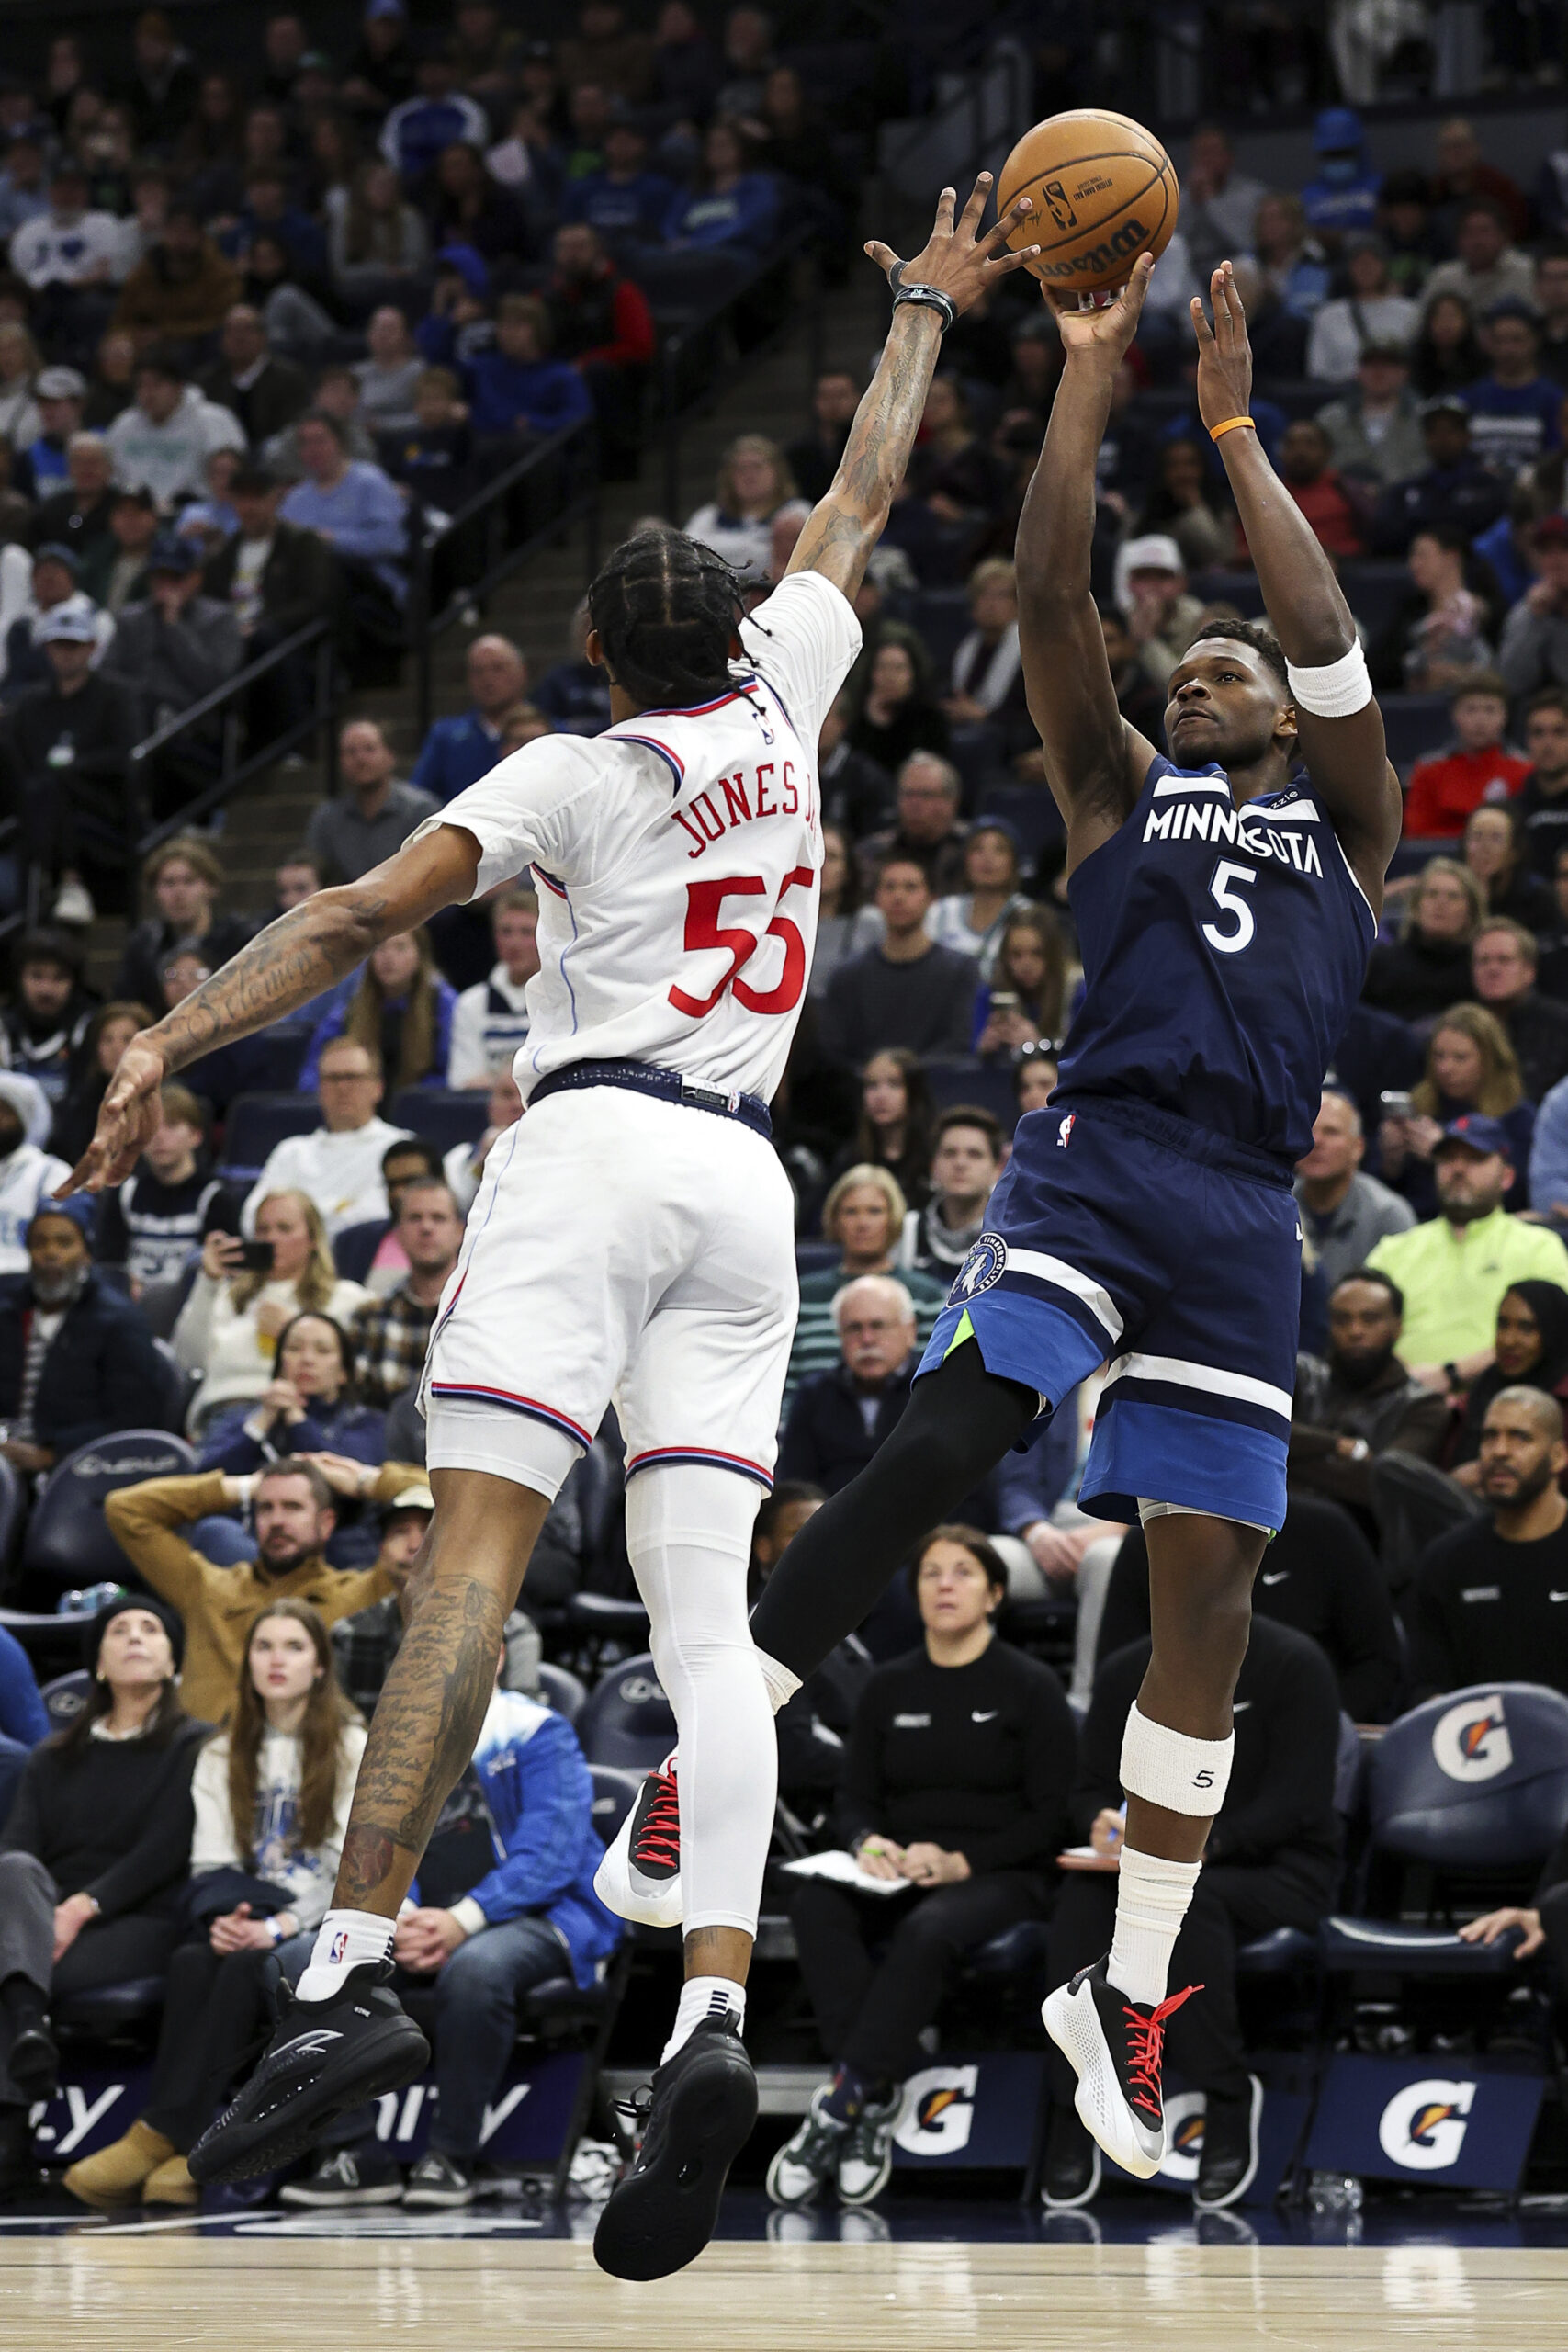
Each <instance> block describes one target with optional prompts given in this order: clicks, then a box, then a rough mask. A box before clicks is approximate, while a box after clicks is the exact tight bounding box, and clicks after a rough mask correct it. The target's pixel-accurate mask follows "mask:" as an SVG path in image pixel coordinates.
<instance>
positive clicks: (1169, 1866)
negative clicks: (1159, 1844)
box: [1105, 1846, 1203, 2008]
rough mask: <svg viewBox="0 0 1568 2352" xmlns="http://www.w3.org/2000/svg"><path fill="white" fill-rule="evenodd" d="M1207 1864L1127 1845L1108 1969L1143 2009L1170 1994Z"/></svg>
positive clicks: (1121, 1990) (1119, 1988)
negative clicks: (1176, 1954)
mask: <svg viewBox="0 0 1568 2352" xmlns="http://www.w3.org/2000/svg"><path fill="white" fill-rule="evenodd" d="M1202 1867H1203V1865H1202V1863H1201V1862H1167V1861H1162V1860H1160V1858H1159V1856H1158V1855H1157V1854H1140V1853H1138V1852H1136V1851H1135V1850H1134V1849H1133V1848H1131V1847H1129V1846H1123V1847H1122V1871H1121V1877H1120V1880H1119V1882H1118V1883H1117V1888H1116V1927H1115V1930H1114V1932H1113V1934H1112V1936H1111V1958H1110V1960H1109V1962H1107V1964H1106V1970H1105V1973H1106V1978H1107V1981H1108V1982H1109V1983H1111V1984H1112V1985H1115V1987H1116V1990H1117V1991H1118V1992H1119V1993H1125V1995H1126V1996H1127V1998H1128V1999H1129V2000H1130V2001H1136V2002H1137V2003H1138V2004H1139V2005H1140V2006H1141V2007H1145V2008H1157V2007H1158V2006H1159V2004H1160V2002H1161V2001H1163V2000H1164V1998H1165V1995H1166V1981H1167V1978H1168V1975H1169V1973H1170V1955H1171V1952H1172V1951H1174V1949H1175V1946H1176V1939H1177V1937H1178V1936H1179V1933H1180V1932H1181V1922H1182V1921H1183V1919H1185V1917H1187V1906H1188V1905H1189V1904H1190V1902H1191V1900H1192V1890H1193V1888H1194V1887H1195V1886H1196V1885H1197V1883H1198V1873H1199V1871H1201V1869H1202Z"/></svg>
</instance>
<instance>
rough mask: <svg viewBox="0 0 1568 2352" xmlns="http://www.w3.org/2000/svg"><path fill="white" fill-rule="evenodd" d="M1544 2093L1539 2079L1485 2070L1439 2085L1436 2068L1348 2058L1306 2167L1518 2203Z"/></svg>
mask: <svg viewBox="0 0 1568 2352" xmlns="http://www.w3.org/2000/svg"><path fill="white" fill-rule="evenodd" d="M1543 2087H1544V2086H1543V2083H1542V2080H1541V2077H1540V2075H1536V2074H1531V2073H1529V2072H1526V2071H1522V2070H1521V2071H1516V2070H1514V2069H1512V2068H1506V2067H1503V2066H1500V2065H1489V2064H1484V2063H1482V2062H1476V2063H1473V2064H1470V2065H1467V2066H1466V2067H1465V2069H1464V2071H1463V2072H1462V2073H1458V2072H1456V2073H1454V2074H1452V2075H1434V2074H1433V2072H1432V2062H1431V2060H1430V2058H1427V2059H1426V2060H1425V2061H1423V2060H1421V2059H1419V2058H1416V2059H1408V2058H1404V2059H1402V2058H1369V2057H1363V2056H1361V2055H1360V2054H1359V2052H1350V2051H1341V2052H1339V2053H1338V2055H1337V2057H1336V2058H1335V2059H1334V2060H1333V2062H1332V2064H1330V2066H1329V2069H1328V2072H1327V2074H1326V2075H1325V2077H1324V2084H1323V2095H1322V2098H1320V2100H1319V2102H1318V2109H1317V2114H1316V2117H1315V2118H1314V2122H1313V2127H1312V2134H1311V2137H1310V2139H1309V2140H1308V2143H1307V2149H1306V2154H1305V2156H1304V2158H1303V2163H1304V2165H1305V2166H1306V2168H1307V2170H1308V2171H1309V2172H1340V2173H1353V2174H1355V2175H1356V2176H1357V2177H1359V2178H1362V2179H1371V2180H1403V2181H1407V2182H1414V2181H1426V2182H1429V2183H1430V2184H1431V2186H1432V2187H1433V2188H1489V2189H1493V2190H1495V2191H1498V2192H1499V2193H1502V2194H1505V2195H1512V2193H1513V2192H1514V2190H1515V2189H1517V2187H1518V2185H1519V2181H1520V2179H1521V2177H1523V2174H1524V2169H1525V2160H1526V2158H1527V2157H1528V2156H1529V2146H1530V2139H1531V2136H1532V2135H1533V2133H1534V2131H1535V2122H1536V2117H1537V2115H1538V2114H1539V2113H1540V2100H1541V2092H1542V2089H1543Z"/></svg>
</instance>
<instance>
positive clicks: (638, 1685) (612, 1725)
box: [577, 1650, 675, 1772]
mask: <svg viewBox="0 0 1568 2352" xmlns="http://www.w3.org/2000/svg"><path fill="white" fill-rule="evenodd" d="M577 1736H578V1738H579V1739H580V1740H581V1743H582V1752H583V1754H584V1756H586V1757H587V1758H588V1761H589V1762H590V1764H617V1765H620V1766H621V1767H622V1768H623V1769H625V1770H629V1771H633V1772H649V1771H651V1770H652V1769H653V1767H654V1766H655V1765H656V1764H661V1763H662V1762H663V1760H664V1758H665V1757H666V1756H667V1755H668V1754H669V1752H670V1750H671V1748H672V1747H674V1745H675V1715H674V1711H673V1709H672V1708H671V1704H670V1702H669V1700H668V1699H667V1698H666V1697H665V1695H664V1692H663V1690H662V1689H661V1688H660V1680H659V1676H658V1674H657V1672H656V1671H655V1669H654V1664H653V1659H652V1657H651V1656H650V1654H649V1652H648V1651H647V1650H643V1651H641V1652H640V1653H639V1654H638V1655H637V1657H624V1658H622V1660H621V1661H620V1664H619V1665H618V1666H612V1667H611V1668H609V1669H608V1671H607V1672H606V1673H605V1674H604V1677H603V1679H601V1680H600V1682H599V1683H598V1684H597V1686H596V1687H595V1688H594V1690H593V1691H591V1692H590V1694H589V1699H588V1703H587V1705H586V1706H585V1707H584V1708H583V1710H582V1713H581V1715H580V1716H579V1717H578V1721H577Z"/></svg>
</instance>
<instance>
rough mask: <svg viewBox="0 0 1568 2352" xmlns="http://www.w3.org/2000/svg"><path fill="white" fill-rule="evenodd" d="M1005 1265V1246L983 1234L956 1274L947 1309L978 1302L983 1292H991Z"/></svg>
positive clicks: (997, 1237)
mask: <svg viewBox="0 0 1568 2352" xmlns="http://www.w3.org/2000/svg"><path fill="white" fill-rule="evenodd" d="M1007 1261H1008V1246H1007V1243H1006V1242H1005V1241H1004V1240H1003V1239H1002V1237H1001V1235H1000V1234H999V1233H982V1234H981V1236H980V1238H979V1239H978V1241H976V1243H975V1244H974V1246H973V1248H972V1249H971V1250H970V1252H969V1255H968V1256H967V1258H965V1259H964V1263H963V1266H962V1267H961V1268H960V1270H959V1275H958V1280H957V1281H956V1282H955V1283H953V1289H952V1292H951V1294H950V1295H949V1298H948V1304H949V1306H962V1305H963V1303H964V1300H965V1299H966V1298H978V1297H979V1295H980V1293H981V1292H982V1291H983V1290H990V1289H992V1288H993V1287H994V1286H995V1285H996V1284H997V1283H999V1282H1000V1280H1001V1278H1002V1272H1003V1270H1004V1268H1005V1267H1006V1265H1007Z"/></svg>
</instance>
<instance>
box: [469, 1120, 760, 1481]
mask: <svg viewBox="0 0 1568 2352" xmlns="http://www.w3.org/2000/svg"><path fill="white" fill-rule="evenodd" d="M797 1305H798V1292H797V1289H796V1283H795V1213H794V1200H793V1196H792V1194H791V1192H790V1187H789V1182H788V1179H787V1178H786V1177H785V1175H784V1170H783V1168H782V1167H781V1166H780V1165H779V1162H778V1159H777V1158H776V1157H775V1155H774V1153H773V1148H772V1147H771V1146H770V1145H769V1144H768V1143H767V1142H766V1141H765V1140H764V1139H763V1137H762V1136H760V1135H758V1134H756V1133H755V1132H754V1130H753V1129H751V1128H750V1127H748V1126H745V1125H743V1124H742V1123H741V1122H740V1121H739V1119H727V1118H723V1117H720V1116H718V1115H717V1114H715V1113H713V1112H710V1111H701V1110H695V1109H693V1108H692V1107H690V1106H689V1105H683V1104H680V1103H662V1102H660V1101H658V1100H657V1099H656V1098H655V1097H652V1096H649V1095H646V1094H637V1093H635V1092H633V1091H629V1090H628V1089H626V1088H624V1087H616V1086H594V1087H586V1088H583V1089H582V1090H581V1091H567V1092H563V1093H560V1094H552V1095H549V1096H548V1097H547V1099H546V1100H545V1101H544V1102H543V1103H539V1104H538V1105H537V1106H536V1108H534V1109H532V1110H528V1111H525V1113H524V1114H523V1116H522V1118H521V1119H520V1120H519V1121H518V1123H517V1125H515V1126H514V1127H513V1128H512V1129H511V1130H510V1131H509V1133H508V1134H506V1135H505V1136H502V1138H501V1139H500V1141H499V1142H498V1143H497V1144H496V1145H495V1147H494V1148H493V1149H492V1150H491V1155H490V1159H489V1160H488V1162H487V1164H486V1168H485V1174H484V1179H483V1182H481V1184H480V1186H479V1196H478V1198H477V1199H476V1201H475V1203H474V1205H473V1208H472V1209H471V1210H470V1212H469V1215H468V1231H467V1234H466V1235H465V1238H464V1242H463V1249H462V1252H461V1255H460V1256H459V1258H458V1261H457V1266H456V1267H455V1269H454V1270H453V1272H452V1275H451V1277H450V1279H449V1281H448V1282H447V1284H446V1291H445V1293H444V1294H443V1296H442V1301H441V1307H440V1312H439V1313H438V1315H437V1317H436V1319H435V1324H434V1329H433V1331H432V1334H431V1342H430V1350H429V1354H428V1356H427V1359H426V1363H425V1371H424V1388H423V1403H424V1408H425V1413H426V1418H427V1422H428V1430H429V1436H428V1444H427V1449H426V1458H427V1461H428V1463H429V1466H430V1467H431V1469H433V1470H447V1469H450V1470H484V1471H489V1472H490V1473H491V1474H492V1475H493V1476H496V1477H501V1478H511V1479H513V1480H515V1481H516V1483H517V1484H518V1485H519V1486H524V1487H532V1488H533V1489H534V1490H535V1491H536V1492H537V1493H540V1494H545V1495H548V1496H550V1497H551V1498H554V1497H555V1496H556V1495H557V1494H558V1492H559V1490H560V1487H561V1484H562V1481H563V1480H564V1479H565V1477H566V1475H567V1473H568V1471H569V1470H570V1468H571V1465H572V1464H573V1463H574V1462H575V1461H576V1460H577V1458H578V1456H579V1455H580V1454H581V1453H583V1452H584V1451H585V1450H586V1449H587V1447H588V1446H589V1444H590V1443H591V1442H592V1438H593V1434H594V1431H595V1430H597V1429H598V1426H599V1423H600V1420H601V1419H602V1417H603V1415H604V1408H605V1407H606V1405H608V1404H610V1403H611V1402H614V1404H615V1411H616V1414H617V1416H618V1417H619V1419H620V1424H621V1431H622V1435H623V1436H624V1437H625V1439H626V1471H627V1475H628V1476H630V1475H631V1474H632V1473H634V1472H635V1471H637V1470H639V1469H643V1468H646V1467H648V1466H649V1465H650V1464H655V1463H660V1462H695V1463H704V1464H711V1465H713V1466H716V1467H718V1468H728V1469H733V1470H736V1471H739V1473H740V1474H741V1475H742V1476H746V1477H749V1478H754V1479H755V1480H756V1481H757V1482H758V1484H759V1485H760V1486H761V1487H763V1488H766V1487H770V1486H771V1485H772V1483H773V1457H774V1452H775V1447H776V1442H777V1434H778V1422H779V1411H780V1405H781V1400H782V1397H783V1394H784V1369H785V1366H786V1364H787V1363H788V1361H789V1351H790V1343H791V1340H792V1339H793V1338H794V1334H795V1311H796V1306H797Z"/></svg>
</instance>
